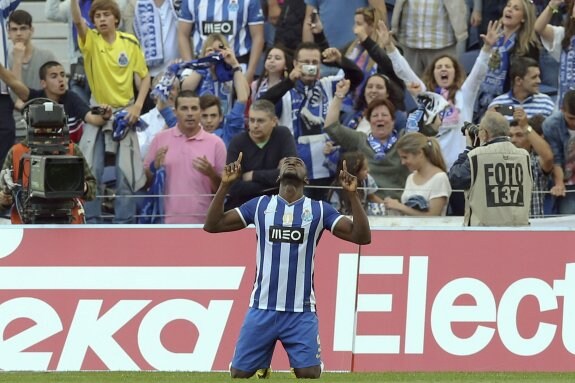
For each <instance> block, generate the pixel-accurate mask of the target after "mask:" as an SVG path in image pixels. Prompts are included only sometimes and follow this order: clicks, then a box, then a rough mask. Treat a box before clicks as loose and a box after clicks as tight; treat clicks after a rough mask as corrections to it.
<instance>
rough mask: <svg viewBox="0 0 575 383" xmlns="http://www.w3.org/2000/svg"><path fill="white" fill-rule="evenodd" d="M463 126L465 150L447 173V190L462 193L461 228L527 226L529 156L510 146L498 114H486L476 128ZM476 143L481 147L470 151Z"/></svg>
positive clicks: (530, 181) (506, 128)
mask: <svg viewBox="0 0 575 383" xmlns="http://www.w3.org/2000/svg"><path fill="white" fill-rule="evenodd" d="M466 126H467V129H466V131H465V136H466V138H467V143H468V147H467V148H466V149H465V151H464V152H463V153H461V154H460V155H459V157H458V158H457V160H456V161H455V163H454V164H453V166H452V167H451V169H450V171H449V181H450V182H451V187H452V188H453V189H465V191H466V192H465V197H466V203H465V207H466V208H465V219H464V225H465V226H523V225H529V208H530V203H531V190H532V186H533V175H532V173H531V165H530V158H529V153H528V152H527V151H526V150H525V149H521V148H517V147H515V145H513V144H512V143H511V142H510V140H509V123H508V122H507V120H506V119H505V117H503V116H502V115H501V114H499V113H496V112H489V111H488V112H487V113H485V116H484V117H483V119H482V120H481V123H480V124H479V127H475V126H474V125H471V126H469V125H466ZM474 133H475V134H474ZM472 136H475V137H472ZM472 138H474V139H473V140H472ZM477 141H479V143H480V144H481V146H478V147H475V148H471V146H477V145H478V142H477Z"/></svg>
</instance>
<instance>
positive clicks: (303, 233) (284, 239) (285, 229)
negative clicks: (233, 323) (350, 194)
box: [237, 195, 343, 312]
mask: <svg viewBox="0 0 575 383" xmlns="http://www.w3.org/2000/svg"><path fill="white" fill-rule="evenodd" d="M237 211H238V213H239V215H240V217H241V219H242V220H243V221H244V223H245V224H246V226H247V225H249V224H252V223H253V224H254V225H255V226H256V233H257V252H256V280H255V282H254V288H253V291H252V295H251V298H250V307H253V308H258V309H262V310H275V311H292V312H302V311H315V304H316V300H315V293H314V290H313V276H314V257H315V248H316V246H317V243H318V241H319V239H320V237H321V234H322V232H323V230H324V229H328V230H329V231H333V228H334V227H335V225H336V224H337V222H338V221H339V220H340V219H341V218H342V217H343V216H342V215H341V214H340V213H339V212H338V211H337V210H335V209H334V208H333V207H332V206H331V205H330V204H328V203H327V202H324V201H315V200H312V199H310V198H307V197H302V198H300V199H299V200H297V201H296V202H294V203H291V204H289V203H287V202H286V201H285V200H284V199H283V198H281V197H280V196H278V195H273V196H261V197H256V198H254V199H252V200H250V201H248V202H246V203H245V204H243V205H242V206H240V207H239V208H237Z"/></svg>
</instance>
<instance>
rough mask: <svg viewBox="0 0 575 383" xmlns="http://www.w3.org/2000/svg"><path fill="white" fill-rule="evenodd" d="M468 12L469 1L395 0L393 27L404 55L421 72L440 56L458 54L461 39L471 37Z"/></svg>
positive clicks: (462, 40) (392, 18)
mask: <svg viewBox="0 0 575 383" xmlns="http://www.w3.org/2000/svg"><path fill="white" fill-rule="evenodd" d="M476 2H477V1H474V3H476ZM468 14H469V10H468V9H467V5H466V4H465V1H452V0H450V1H447V0H397V1H396V2H395V6H394V8H393V15H392V16H391V29H392V30H393V31H394V33H395V36H396V37H397V40H398V42H399V44H400V45H401V47H402V48H403V55H404V56H405V58H406V60H407V61H408V62H409V63H410V65H411V67H412V68H413V71H414V72H415V73H416V74H417V75H418V76H421V75H422V74H423V71H424V69H425V68H429V66H430V64H431V63H432V62H434V59H435V58H436V57H438V56H444V57H445V56H446V55H449V56H455V55H456V54H457V52H456V44H457V42H464V41H465V40H467V36H468V33H467V15H468Z"/></svg>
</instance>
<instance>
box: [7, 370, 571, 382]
mask: <svg viewBox="0 0 575 383" xmlns="http://www.w3.org/2000/svg"><path fill="white" fill-rule="evenodd" d="M231 381H232V379H231V378H230V376H229V374H227V373H223V372H212V373H200V372H41V373H35V372H0V382H10V383H131V382H134V383H136V382H137V383H164V382H165V383H168V382H169V383H179V382H189V383H202V382H207V383H210V382H231ZM268 381H288V382H289V381H291V382H295V381H297V380H296V378H295V377H294V376H293V375H291V374H289V373H282V372H274V373H273V374H272V376H271V378H270V379H269V380H268ZM320 381H321V382H464V383H471V382H516V383H520V382H574V381H575V373H501V372H492V373H479V372H474V373H468V372H461V373H457V372H446V373H423V372H421V373H407V372H404V373H324V374H322V377H321V379H320ZM234 382H237V380H234Z"/></svg>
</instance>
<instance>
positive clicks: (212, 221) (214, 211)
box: [204, 152, 244, 233]
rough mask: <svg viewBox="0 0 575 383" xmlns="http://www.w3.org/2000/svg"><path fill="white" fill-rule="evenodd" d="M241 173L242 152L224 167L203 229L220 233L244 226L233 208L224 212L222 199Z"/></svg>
mask: <svg viewBox="0 0 575 383" xmlns="http://www.w3.org/2000/svg"><path fill="white" fill-rule="evenodd" d="M241 174H242V152H240V154H239V156H238V159H237V160H236V161H234V162H232V163H230V164H227V165H226V166H225V167H224V170H223V172H222V181H221V182H220V187H219V188H218V191H217V192H216V195H215V196H214V199H213V200H212V203H211V204H210V207H209V208H208V214H207V216H206V222H205V223H204V230H205V231H207V232H209V233H222V232H225V231H234V230H240V229H243V228H244V222H243V221H242V219H241V218H240V215H239V214H238V212H237V211H236V210H235V209H232V210H228V211H227V212H224V200H225V198H226V195H227V194H228V191H229V190H230V186H232V184H233V183H234V182H235V181H236V180H237V179H238V178H239V177H240V176H241Z"/></svg>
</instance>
